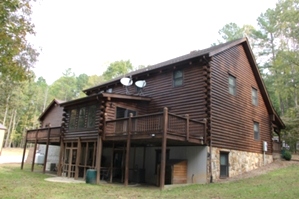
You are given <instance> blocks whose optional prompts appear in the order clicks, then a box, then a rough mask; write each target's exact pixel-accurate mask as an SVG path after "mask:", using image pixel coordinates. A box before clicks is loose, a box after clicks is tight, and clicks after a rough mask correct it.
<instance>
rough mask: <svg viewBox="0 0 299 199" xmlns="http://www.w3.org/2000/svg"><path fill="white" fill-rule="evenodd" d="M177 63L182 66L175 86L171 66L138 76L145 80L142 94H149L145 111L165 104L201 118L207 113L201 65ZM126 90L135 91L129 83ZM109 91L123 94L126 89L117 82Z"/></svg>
mask: <svg viewBox="0 0 299 199" xmlns="http://www.w3.org/2000/svg"><path fill="white" fill-rule="evenodd" d="M180 67H181V68H182V69H183V85H182V86H179V87H173V70H174V69H172V70H170V69H168V70H167V71H166V70H163V71H161V73H155V74H149V75H148V76H145V77H144V78H140V79H145V80H146V87H145V88H144V90H143V93H144V96H149V97H151V98H152V101H151V102H150V103H149V105H148V113H156V112H162V111H163V108H164V107H168V108H169V111H170V112H172V113H175V114H178V115H184V114H189V115H190V119H197V120H201V121H202V120H203V118H206V117H207V116H206V100H205V98H204V97H205V93H204V92H205V88H204V85H205V82H204V80H205V77H204V76H203V66H199V65H198V64H193V65H189V64H188V65H183V66H180ZM177 69H178V67H177ZM135 81H136V80H135V79H134V82H135ZM129 91H130V93H131V94H133V93H136V87H135V86H134V85H132V86H130V87H129ZM113 92H115V93H122V94H125V93H126V90H125V88H124V87H123V86H122V85H121V84H117V85H116V86H115V87H114V89H113Z"/></svg>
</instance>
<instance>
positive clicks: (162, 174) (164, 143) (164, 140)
mask: <svg viewBox="0 0 299 199" xmlns="http://www.w3.org/2000/svg"><path fill="white" fill-rule="evenodd" d="M163 118H164V125H163V138H162V150H161V167H160V169H161V170H160V189H161V190H162V189H163V188H164V184H165V167H166V147H167V127H168V109H167V108H166V107H165V108H164V114H163Z"/></svg>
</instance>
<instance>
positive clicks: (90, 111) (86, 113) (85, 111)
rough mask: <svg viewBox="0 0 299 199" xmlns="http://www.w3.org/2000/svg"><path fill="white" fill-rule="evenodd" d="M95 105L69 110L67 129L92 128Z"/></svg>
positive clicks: (93, 125)
mask: <svg viewBox="0 0 299 199" xmlns="http://www.w3.org/2000/svg"><path fill="white" fill-rule="evenodd" d="M96 110H97V106H96V105H91V106H84V107H79V108H76V109H72V110H70V120H69V129H71V130H76V129H84V128H94V127H95V119H96Z"/></svg>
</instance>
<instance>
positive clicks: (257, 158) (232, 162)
mask: <svg viewBox="0 0 299 199" xmlns="http://www.w3.org/2000/svg"><path fill="white" fill-rule="evenodd" d="M222 151H223V152H228V153H229V155H228V158H229V172H228V173H229V177H233V176H236V175H240V174H242V173H245V172H248V171H251V170H253V169H256V168H258V167H261V166H263V165H266V164H269V163H271V162H273V156H272V154H271V155H267V154H265V163H264V157H263V154H261V153H252V152H246V151H237V150H229V149H222V148H214V147H213V148H212V175H213V180H217V179H219V176H220V152H222Z"/></svg>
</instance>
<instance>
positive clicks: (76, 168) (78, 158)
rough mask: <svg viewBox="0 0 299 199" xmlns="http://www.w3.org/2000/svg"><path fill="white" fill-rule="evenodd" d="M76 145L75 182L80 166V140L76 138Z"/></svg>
mask: <svg viewBox="0 0 299 199" xmlns="http://www.w3.org/2000/svg"><path fill="white" fill-rule="evenodd" d="M77 142H78V144H77V157H76V166H75V180H77V179H78V177H79V164H80V157H81V150H82V149H81V138H80V137H79V138H78V141H77Z"/></svg>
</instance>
